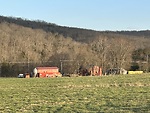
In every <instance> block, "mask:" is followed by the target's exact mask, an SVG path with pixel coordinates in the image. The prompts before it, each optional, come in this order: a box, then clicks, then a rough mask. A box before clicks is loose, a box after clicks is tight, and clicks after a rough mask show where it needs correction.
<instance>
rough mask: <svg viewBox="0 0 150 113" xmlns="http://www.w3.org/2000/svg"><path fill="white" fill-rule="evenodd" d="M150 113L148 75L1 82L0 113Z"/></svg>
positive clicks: (19, 79)
mask: <svg viewBox="0 0 150 113" xmlns="http://www.w3.org/2000/svg"><path fill="white" fill-rule="evenodd" d="M3 112H4V113H36V112H37V113H54V112H55V113H101V112H102V113H103V112H105V113H110V112H114V113H135V112H138V113H148V112H149V113H150V74H142V75H117V76H102V77H62V78H30V79H26V78H0V113H3Z"/></svg>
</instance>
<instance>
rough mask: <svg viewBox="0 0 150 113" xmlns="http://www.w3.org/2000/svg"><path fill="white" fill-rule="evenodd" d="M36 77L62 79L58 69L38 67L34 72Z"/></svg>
mask: <svg viewBox="0 0 150 113" xmlns="http://www.w3.org/2000/svg"><path fill="white" fill-rule="evenodd" d="M33 73H34V77H40V78H45V77H61V76H62V74H61V73H60V72H59V68H58V67H36V68H34V70H33Z"/></svg>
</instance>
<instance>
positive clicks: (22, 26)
mask: <svg viewBox="0 0 150 113" xmlns="http://www.w3.org/2000/svg"><path fill="white" fill-rule="evenodd" d="M0 48H1V49H0V53H1V54H0V55H1V56H0V62H1V64H2V67H9V68H12V66H14V67H15V65H16V64H17V63H28V64H29V63H30V65H32V64H34V63H39V64H41V65H45V63H46V65H53V66H58V67H60V62H62V61H63V63H64V64H66V65H64V66H66V67H65V69H66V70H67V71H68V72H67V73H76V72H77V69H78V68H79V66H80V65H84V66H89V65H99V66H101V67H102V68H103V70H107V69H109V68H125V69H127V70H132V69H134V70H143V71H149V55H150V31H149V30H146V31H94V30H88V29H81V28H72V27H65V26H58V25H56V24H52V23H47V22H45V21H40V20H36V21H31V20H27V19H21V18H14V17H4V16H0ZM137 62H138V63H137ZM143 62H146V63H143ZM147 67H148V68H147ZM31 68H33V67H31ZM3 70H5V71H6V70H7V69H5V68H4V69H3ZM3 70H2V71H3ZM13 71H14V70H13ZM64 71H65V70H64Z"/></svg>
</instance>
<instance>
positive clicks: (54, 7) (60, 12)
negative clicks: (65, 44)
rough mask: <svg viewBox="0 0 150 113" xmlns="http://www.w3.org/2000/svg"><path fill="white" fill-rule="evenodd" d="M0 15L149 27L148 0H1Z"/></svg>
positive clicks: (59, 22)
mask: <svg viewBox="0 0 150 113" xmlns="http://www.w3.org/2000/svg"><path fill="white" fill-rule="evenodd" d="M0 15H2V16H13V17H22V18H26V19H31V20H44V21H47V22H50V23H55V24H57V25H62V26H69V27H78V28H86V29H94V30H100V31H102V30H113V31H116V30H147V29H150V0H0Z"/></svg>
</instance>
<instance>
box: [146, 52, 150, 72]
mask: <svg viewBox="0 0 150 113" xmlns="http://www.w3.org/2000/svg"><path fill="white" fill-rule="evenodd" d="M146 59H147V72H149V55H147V56H146Z"/></svg>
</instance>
